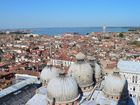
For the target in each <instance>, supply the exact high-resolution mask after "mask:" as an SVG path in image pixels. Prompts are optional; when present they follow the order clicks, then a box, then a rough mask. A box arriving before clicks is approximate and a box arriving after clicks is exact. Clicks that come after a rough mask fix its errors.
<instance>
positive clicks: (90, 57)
mask: <svg viewBox="0 0 140 105" xmlns="http://www.w3.org/2000/svg"><path fill="white" fill-rule="evenodd" d="M87 59H88V60H89V61H94V60H96V58H95V57H94V56H87Z"/></svg>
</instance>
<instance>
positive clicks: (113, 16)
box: [0, 0, 140, 28]
mask: <svg viewBox="0 0 140 105" xmlns="http://www.w3.org/2000/svg"><path fill="white" fill-rule="evenodd" d="M102 25H106V26H140V0H0V28H37V27H91V26H102Z"/></svg>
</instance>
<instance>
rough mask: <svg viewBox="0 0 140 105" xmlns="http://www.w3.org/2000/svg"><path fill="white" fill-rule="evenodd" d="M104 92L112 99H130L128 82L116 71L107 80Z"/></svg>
mask: <svg viewBox="0 0 140 105" xmlns="http://www.w3.org/2000/svg"><path fill="white" fill-rule="evenodd" d="M103 92H104V94H105V95H106V96H107V97H110V98H115V99H120V97H121V99H125V98H127V97H128V83H127V80H126V79H125V77H124V76H122V75H120V74H119V72H118V71H117V72H116V71H115V72H114V73H113V74H110V75H108V76H107V77H106V78H105V81H104V88H103Z"/></svg>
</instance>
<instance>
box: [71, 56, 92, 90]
mask: <svg viewBox="0 0 140 105" xmlns="http://www.w3.org/2000/svg"><path fill="white" fill-rule="evenodd" d="M77 56H78V57H77ZM84 58H85V57H84V54H82V53H79V54H77V55H76V59H77V62H75V63H74V64H72V65H71V66H70V68H69V71H68V74H69V75H70V76H72V77H74V78H75V79H76V81H77V83H78V85H79V87H81V88H84V90H86V89H85V88H86V87H88V89H90V88H91V87H90V86H93V84H94V81H93V70H92V68H91V66H90V64H89V63H87V62H85V60H84ZM82 90H83V89H82Z"/></svg>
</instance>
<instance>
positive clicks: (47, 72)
mask: <svg viewBox="0 0 140 105" xmlns="http://www.w3.org/2000/svg"><path fill="white" fill-rule="evenodd" d="M58 75H59V69H58V68H56V67H53V66H52V64H51V62H49V63H48V64H47V66H46V67H45V68H44V69H43V70H42V71H41V74H40V80H41V82H43V83H44V82H48V81H49V80H51V79H52V78H54V77H56V76H58Z"/></svg>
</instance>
